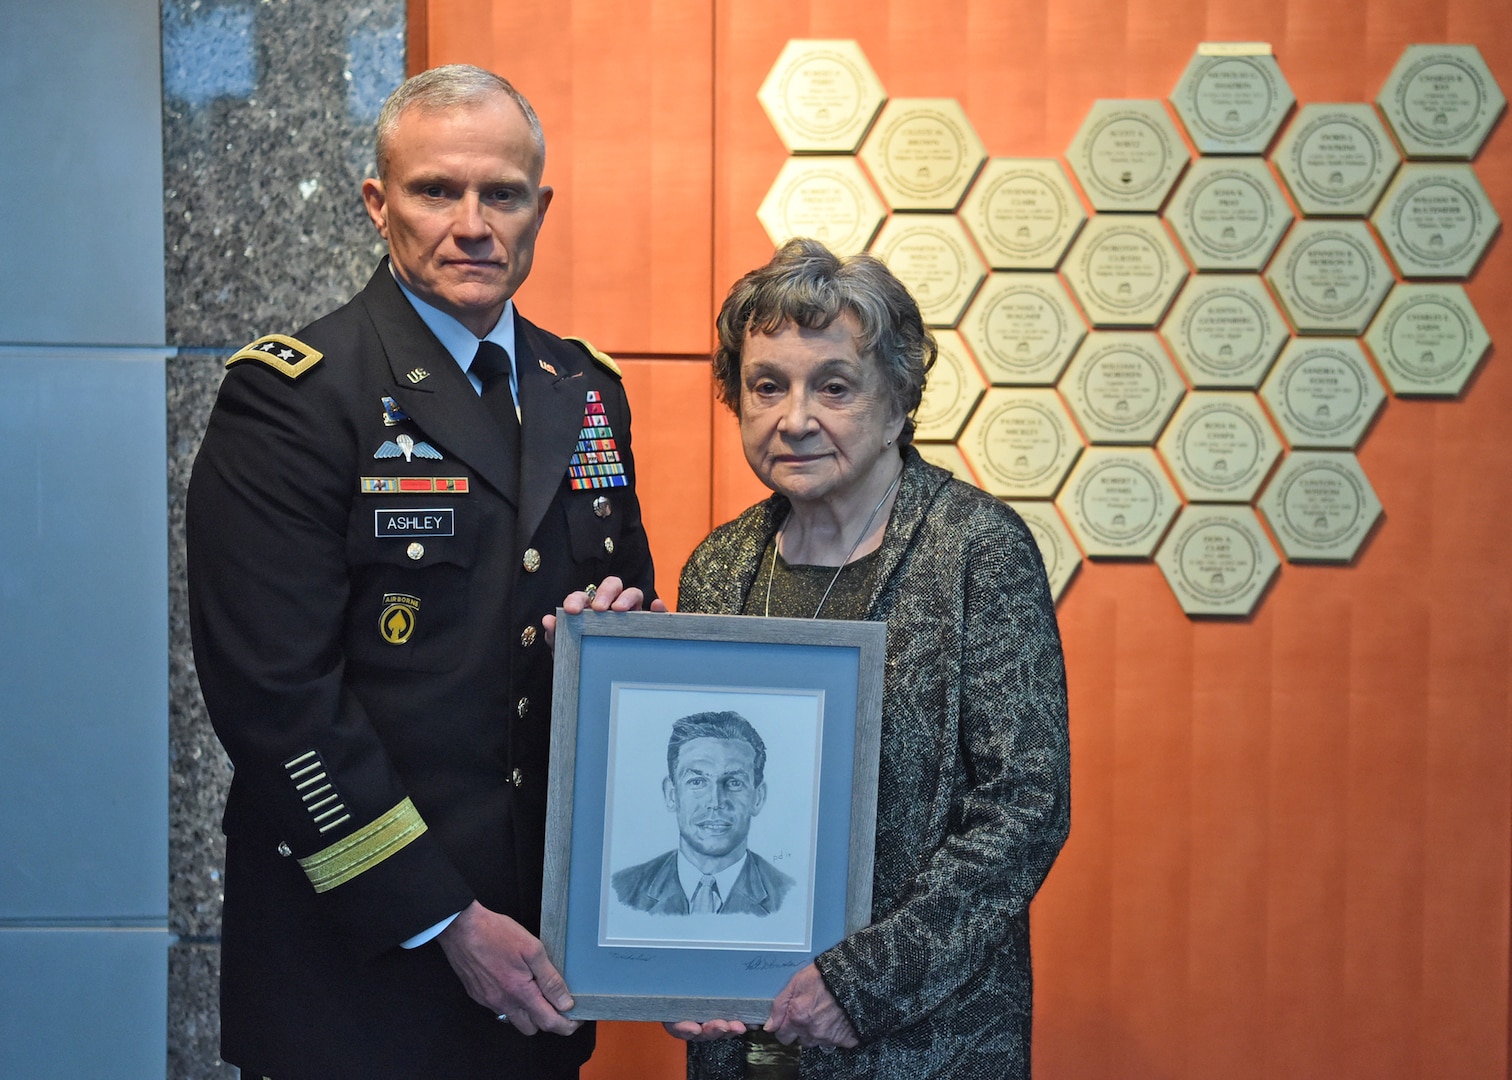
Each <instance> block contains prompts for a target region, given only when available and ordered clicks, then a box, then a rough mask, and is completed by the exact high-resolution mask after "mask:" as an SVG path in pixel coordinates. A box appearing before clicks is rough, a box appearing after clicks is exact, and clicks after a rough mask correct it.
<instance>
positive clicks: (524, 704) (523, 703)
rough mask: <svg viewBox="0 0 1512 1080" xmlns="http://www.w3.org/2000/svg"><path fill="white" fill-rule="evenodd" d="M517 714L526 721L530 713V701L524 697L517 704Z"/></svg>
mask: <svg viewBox="0 0 1512 1080" xmlns="http://www.w3.org/2000/svg"><path fill="white" fill-rule="evenodd" d="M515 712H516V713H518V714H519V716H520V719H521V720H523V719H525V716H526V714H527V713H529V712H530V699H529V698H528V697H522V698H521V699H520V700H519V701H517V702H515Z"/></svg>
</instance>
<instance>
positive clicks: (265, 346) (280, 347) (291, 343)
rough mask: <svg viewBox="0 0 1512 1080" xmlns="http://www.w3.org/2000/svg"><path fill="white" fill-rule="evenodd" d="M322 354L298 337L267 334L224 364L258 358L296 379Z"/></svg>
mask: <svg viewBox="0 0 1512 1080" xmlns="http://www.w3.org/2000/svg"><path fill="white" fill-rule="evenodd" d="M324 355H325V354H324V353H323V352H321V351H320V350H319V349H314V348H311V347H310V346H308V345H306V344H305V343H304V342H302V341H300V340H299V339H298V338H291V337H285V336H284V335H283V334H269V335H268V336H267V337H261V338H258V339H257V340H256V341H254V342H253V343H252V344H250V345H248V346H247V347H246V348H245V349H242V350H241V351H240V352H239V353H237V354H236V355H235V356H233V357H231V359H229V360H227V361H226V366H227V367H230V366H231V365H232V364H234V363H236V362H237V361H238V360H259V361H261V362H262V363H264V364H267V365H268V366H269V367H270V368H272V369H273V370H274V371H278V372H281V373H282V374H284V375H287V376H288V377H289V378H291V379H297V378H299V377H300V376H301V375H303V374H304V373H305V372H307V371H309V370H310V369H311V368H312V367H314V366H315V365H316V364H318V363H320V359H321V357H323V356H324Z"/></svg>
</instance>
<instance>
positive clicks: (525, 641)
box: [520, 625, 536, 649]
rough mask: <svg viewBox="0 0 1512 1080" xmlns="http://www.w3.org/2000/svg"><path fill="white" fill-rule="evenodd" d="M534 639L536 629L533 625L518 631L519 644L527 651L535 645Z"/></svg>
mask: <svg viewBox="0 0 1512 1080" xmlns="http://www.w3.org/2000/svg"><path fill="white" fill-rule="evenodd" d="M535 639H536V628H535V626H534V625H531V626H527V627H526V628H525V629H524V630H522V631H520V644H521V645H523V646H525V647H526V648H527V649H528V648H530V647H531V646H532V645H534V644H535Z"/></svg>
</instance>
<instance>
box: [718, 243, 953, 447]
mask: <svg viewBox="0 0 1512 1080" xmlns="http://www.w3.org/2000/svg"><path fill="white" fill-rule="evenodd" d="M847 311H848V312H850V313H851V314H852V315H854V316H855V318H856V322H857V323H858V324H859V325H860V327H861V339H860V341H859V342H858V343H857V344H858V351H859V352H860V354H861V355H862V356H863V357H869V358H870V359H872V360H874V361H876V363H877V365H878V367H880V368H881V369H882V376H883V380H884V382H885V383H886V385H887V392H888V396H889V398H890V399H891V401H892V404H893V406H894V407H895V408H896V409H897V410H898V413H899V415H901V416H902V417H903V418H904V421H903V431H902V433H901V435H900V436H899V438H898V442H899V443H900V444H901V445H907V444H908V442H909V441H910V440H912V438H913V431H914V423H913V412H914V410H915V409H917V408H918V407H919V402H920V400H921V399H922V398H923V395H924V379H925V377H926V376H927V375H928V373H929V369H930V368H931V367H933V366H934V362H935V356H936V354H937V352H938V349H937V346H936V345H935V340H934V336H933V335H931V334H930V332H929V331H928V330H927V329H925V327H924V319H923V316H921V315H920V313H919V305H918V304H917V303H916V302H915V301H914V298H913V296H912V295H911V294H910V293H909V291H908V288H907V287H906V286H905V285H904V284H903V283H902V282H901V281H899V280H898V279H897V278H896V277H895V276H894V275H893V272H892V271H891V270H889V269H888V268H887V264H886V263H884V262H882V260H880V259H878V258H876V257H875V256H872V255H852V256H849V257H848V258H841V257H840V256H838V255H836V254H834V253H833V252H832V251H830V249H829V248H827V247H825V246H824V245H823V244H821V243H820V242H819V241H817V240H809V239H806V238H798V239H795V240H789V241H788V242H787V243H785V244H783V245H782V247H780V248H778V249H777V253H776V254H775V255H773V256H772V260H771V262H769V263H767V264H766V265H765V266H763V267H760V268H759V269H756V270H752V271H751V272H750V273H749V274H747V275H746V276H745V277H743V278H741V279H740V280H739V281H737V282H736V283H735V284H734V285H732V286H731V287H730V293H729V295H728V296H726V297H725V302H724V306H723V307H721V308H720V310H719V319H718V321H717V324H716V325H717V326H718V329H719V346H718V348H716V349H715V350H714V385H715V386H716V387H717V389H718V391H719V400H721V401H723V402H724V403H725V404H726V405H728V406H729V407H730V411H732V412H733V413H734V414H735V415H736V416H739V415H740V357H741V353H742V351H743V350H744V349H745V341H746V335H747V334H748V333H750V334H771V333H774V332H776V331H777V330H779V329H780V328H781V327H782V326H783V325H784V324H786V323H793V324H794V325H795V326H801V327H803V328H804V329H805V330H824V329H827V328H828V327H829V325H830V324H831V323H833V322H834V321H835V320H836V319H838V318H839V317H840V316H841V314H842V313H844V312H847Z"/></svg>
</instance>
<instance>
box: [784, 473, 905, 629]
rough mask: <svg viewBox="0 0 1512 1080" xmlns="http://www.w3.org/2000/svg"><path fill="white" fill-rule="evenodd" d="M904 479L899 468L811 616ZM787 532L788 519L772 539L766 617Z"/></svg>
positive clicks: (818, 608) (820, 605)
mask: <svg viewBox="0 0 1512 1080" xmlns="http://www.w3.org/2000/svg"><path fill="white" fill-rule="evenodd" d="M902 479H903V470H902V469H899V470H898V475H897V476H895V477H893V482H892V483H890V484H888V485H887V490H886V491H884V492H883V493H882V497H881V498H880V499H878V500H877V505H876V506H874V507H872V512H871V514H870V516H869V517H867V519H866V524H865V525H863V526H861V535H860V536H858V537H856V542H855V543H854V544H852V545H851V546H850V550H849V551H847V552H846V553H845V558H844V559H842V560H840V565H839V566H837V567H836V568H835V576H834V577H832V578H830V583H829V584H828V585H827V586H825V589H824V595H823V596H821V597H820V598H819V606H818V607H816V608H815V609H814V613H813V614H812V615H810V616H809V618H811V619H817V618H818V617H819V612H821V611H823V610H824V602H825V601H826V600H828V599H829V594H830V592H831V591H832V590H833V589H834V587H835V582H837V581H839V580H840V575H841V574H842V573H843V572H844V571H845V567H846V565H847V564H848V563H849V562H850V561H851V556H852V555H854V554H855V553H856V549H857V548H859V547H860V546H861V541H863V540H865V539H866V536H867V534H868V533H870V532H871V527H872V522H874V521H876V520H877V515H878V514H880V513H881V512H882V504H883V503H885V502H887V500H888V499H889V498H890V497H891V496H892V493H893V492H894V491H896V490H897V487H898V483H899V482H900V481H901V480H902ZM791 518H792V514H791V512H789V514H788V520H791ZM785 532H787V521H783V523H782V528H780V529H778V530H777V535H776V537H774V538H773V540H772V565H771V566H770V567H769V568H768V569H767V587H766V608H765V609H764V610H763V611H762V615H763V616H766V617H770V616H771V614H772V579H773V578H774V577H776V576H777V555H778V553H779V552H780V551H781V550H782V534H783V533H785Z"/></svg>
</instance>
